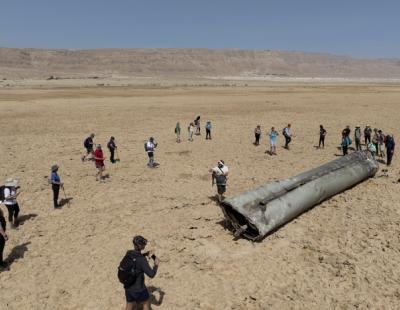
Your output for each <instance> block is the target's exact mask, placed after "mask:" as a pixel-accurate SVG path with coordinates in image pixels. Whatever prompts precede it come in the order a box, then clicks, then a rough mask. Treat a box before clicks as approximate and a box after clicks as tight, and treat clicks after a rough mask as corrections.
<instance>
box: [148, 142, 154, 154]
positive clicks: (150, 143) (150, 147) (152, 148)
mask: <svg viewBox="0 0 400 310" xmlns="http://www.w3.org/2000/svg"><path fill="white" fill-rule="evenodd" d="M151 152H154V144H153V142H150V141H147V153H151Z"/></svg>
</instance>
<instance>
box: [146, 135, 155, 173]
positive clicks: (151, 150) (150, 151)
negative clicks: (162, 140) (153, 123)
mask: <svg viewBox="0 0 400 310" xmlns="http://www.w3.org/2000/svg"><path fill="white" fill-rule="evenodd" d="M156 147H157V143H156V142H155V141H154V138H153V137H151V138H150V139H149V141H147V142H146V147H145V149H146V152H147V155H148V156H149V162H148V163H147V166H148V167H150V168H154V167H155V163H154V149H155V148H156Z"/></svg>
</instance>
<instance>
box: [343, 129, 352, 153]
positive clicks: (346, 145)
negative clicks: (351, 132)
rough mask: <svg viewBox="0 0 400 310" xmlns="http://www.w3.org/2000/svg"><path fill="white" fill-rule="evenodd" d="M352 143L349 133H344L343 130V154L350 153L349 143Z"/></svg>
mask: <svg viewBox="0 0 400 310" xmlns="http://www.w3.org/2000/svg"><path fill="white" fill-rule="evenodd" d="M350 144H351V140H350V137H349V136H348V135H346V134H345V135H343V132H342V150H343V156H345V155H347V154H348V153H349V151H348V149H349V145H350Z"/></svg>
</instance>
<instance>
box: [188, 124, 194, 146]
mask: <svg viewBox="0 0 400 310" xmlns="http://www.w3.org/2000/svg"><path fill="white" fill-rule="evenodd" d="M193 131H194V124H193V123H190V124H189V127H188V135H189V141H190V142H193Z"/></svg>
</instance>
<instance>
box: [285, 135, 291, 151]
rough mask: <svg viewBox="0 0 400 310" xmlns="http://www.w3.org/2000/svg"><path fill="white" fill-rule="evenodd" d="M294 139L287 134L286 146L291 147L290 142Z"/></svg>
mask: <svg viewBox="0 0 400 310" xmlns="http://www.w3.org/2000/svg"><path fill="white" fill-rule="evenodd" d="M290 141H292V138H291V137H289V136H285V148H286V149H287V148H289V143H290Z"/></svg>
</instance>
